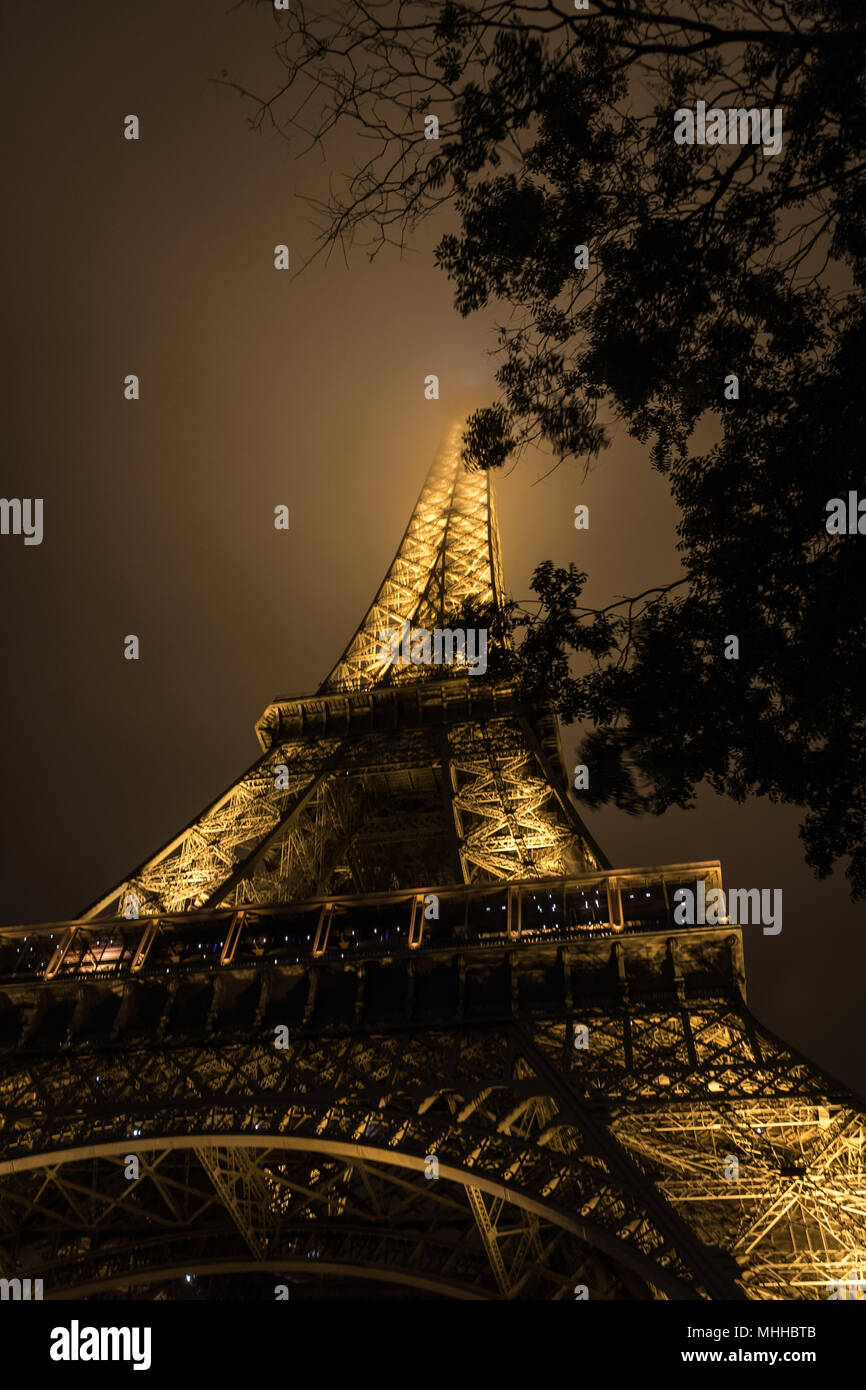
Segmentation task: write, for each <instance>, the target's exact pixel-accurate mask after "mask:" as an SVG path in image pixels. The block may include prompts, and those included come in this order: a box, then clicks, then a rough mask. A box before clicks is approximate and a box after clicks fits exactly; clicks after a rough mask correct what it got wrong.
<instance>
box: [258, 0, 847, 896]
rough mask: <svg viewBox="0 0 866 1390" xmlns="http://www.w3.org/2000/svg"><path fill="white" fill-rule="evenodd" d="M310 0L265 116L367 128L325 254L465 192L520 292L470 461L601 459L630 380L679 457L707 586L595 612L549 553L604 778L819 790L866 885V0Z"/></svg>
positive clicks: (485, 288)
mask: <svg viewBox="0 0 866 1390" xmlns="http://www.w3.org/2000/svg"><path fill="white" fill-rule="evenodd" d="M293 6H294V8H293V10H292V12H291V13H290V14H289V15H288V16H287V18H286V20H285V29H284V30H281V31H280V39H279V42H278V43H277V53H278V55H279V57H280V59H281V61H282V62H283V64H284V65H285V79H284V82H283V83H282V85H281V87H280V90H279V92H278V93H276V94H275V95H273V96H271V97H267V98H259V97H253V99H254V101H255V103H256V105H255V112H254V115H253V118H252V119H253V123H254V124H255V125H261V124H262V123H263V122H265V121H267V120H271V121H273V122H274V124H275V125H276V126H277V127H278V128H279V129H281V130H282V131H283V132H284V133H286V134H288V135H289V136H290V137H292V138H294V137H300V136H304V137H306V138H307V139H308V140H309V141H310V142H312V143H313V144H323V145H325V146H327V144H328V140H329V137H330V136H331V135H332V134H333V133H334V132H336V131H338V130H343V128H345V127H349V128H354V129H355V130H356V131H357V133H358V134H359V135H360V136H362V137H363V142H362V144H361V146H360V148H362V149H363V150H364V151H365V154H364V157H363V158H362V159H361V160H360V162H358V163H357V164H355V165H354V166H353V168H352V169H351V170H350V171H349V172H348V173H347V175H346V177H345V179H344V181H343V182H342V183H341V184H340V183H337V184H335V185H334V192H333V195H332V196H331V197H330V198H329V200H328V201H327V202H326V203H325V204H319V205H318V210H319V212H320V214H321V216H322V240H321V246H320V249H321V250H323V251H327V250H329V249H330V248H332V247H333V246H335V245H336V244H339V243H342V244H351V243H352V242H356V241H362V242H365V243H366V244H367V246H368V248H369V251H370V254H371V255H375V254H376V253H377V252H378V251H379V250H380V249H381V248H382V247H383V246H385V245H387V244H388V243H390V242H396V243H398V244H402V242H403V241H404V239H405V237H406V235H407V233H408V232H409V231H410V230H411V229H412V227H413V226H414V225H416V224H417V223H418V222H419V221H420V220H421V219H423V218H425V217H427V216H428V215H429V214H431V213H433V212H437V211H439V212H442V213H445V214H446V215H448V216H449V217H450V222H451V228H450V230H449V231H448V232H447V233H446V234H445V235H443V236H442V237H441V240H440V241H439V244H438V247H437V251H436V256H437V260H438V262H439V264H440V265H441V266H442V268H443V270H444V271H445V272H446V274H447V275H448V276H449V278H450V279H451V280H452V281H453V284H454V288H455V304H456V307H457V308H458V310H459V311H460V313H461V314H464V315H465V314H469V313H472V312H475V311H478V310H482V309H487V308H489V307H491V306H496V308H497V311H498V312H499V313H501V314H503V315H504V321H503V322H502V323H501V324H500V326H499V329H498V345H499V354H500V360H499V366H498V371H497V380H498V384H499V387H500V389H501V398H500V400H499V401H498V402H496V403H494V404H492V405H491V407H490V408H489V409H488V410H486V411H481V412H478V413H477V414H476V415H475V416H474V417H473V418H472V420H471V421H470V424H469V427H468V429H467V433H466V436H465V439H464V445H465V448H464V459H465V461H466V462H467V465H468V466H471V467H497V466H499V465H501V464H502V463H503V462H504V460H505V459H506V458H508V457H509V456H510V455H511V454H512V453H514V451H515V450H519V449H520V448H522V447H524V446H525V445H526V444H527V443H529V442H536V443H539V444H542V445H545V446H546V447H548V448H549V449H550V450H551V451H552V452H553V454H554V456H555V458H557V459H559V460H564V459H568V458H573V459H582V460H592V459H594V458H595V457H596V456H598V454H599V451H600V450H601V449H602V448H603V447H604V446H605V445H606V444H607V443H608V430H607V429H606V428H605V427H604V426H603V424H602V423H601V421H600V417H599V410H600V407H601V404H602V403H604V406H605V410H606V412H607V414H608V416H609V417H610V418H613V419H616V420H619V421H621V422H622V424H623V426H624V427H625V428H626V429H627V430H628V431H629V432H630V433H631V434H632V435H634V436H635V437H636V438H638V439H639V440H641V441H642V442H644V443H645V444H646V445H647V447H648V451H649V456H650V458H651V460H652V464H653V466H654V467H655V468H656V469H658V470H659V471H660V472H661V473H663V474H665V475H666V476H667V477H668V478H669V480H670V486H671V490H672V493H673V497H674V500H675V502H676V504H677V506H678V508H679V512H680V524H679V536H680V551H681V556H682V564H683V571H684V577H683V578H682V579H680V580H678V581H676V582H674V583H661V584H660V586H659V588H658V589H654V590H652V591H650V592H648V593H647V594H644V595H640V596H636V597H633V598H629V599H626V600H623V601H621V602H618V603H616V604H613V605H611V607H610V608H609V609H606V610H603V611H598V610H592V609H587V608H585V607H583V606H582V605H581V601H580V600H581V594H582V589H583V585H584V582H585V576H584V575H583V574H581V573H580V572H579V571H577V570H576V569H575V568H574V567H572V568H571V569H570V570H561V569H556V568H554V567H553V566H552V565H550V564H544V565H541V566H540V567H539V569H538V570H537V571H536V575H535V579H534V588H535V591H536V593H537V594H538V597H539V600H540V607H539V612H538V613H537V614H536V615H535V616H534V617H533V618H529V617H527V618H526V619H525V622H524V628H525V630H524V635H523V642H522V644H521V647H520V662H519V668H520V669H519V679H520V680H521V682H522V686H523V689H524V690H525V691H526V692H527V693H529V694H532V693H536V694H538V693H543V694H545V695H548V696H550V697H551V698H552V699H553V701H554V704H555V707H556V709H557V710H558V712H559V713H560V715H561V716H562V717H563V718H564V719H565V720H566V721H568V720H574V719H583V720H588V721H590V722H591V724H592V725H593V726H594V727H593V730H592V732H591V733H590V734H589V736H588V737H587V739H586V741H585V744H584V746H583V749H582V752H581V758H582V760H583V761H584V762H586V763H587V764H588V765H589V766H590V769H591V779H590V792H588V793H584V794H585V795H588V796H589V797H591V799H592V800H593V801H594V802H596V803H598V802H602V801H608V800H614V801H615V802H616V804H618V805H620V806H622V807H624V808H626V809H627V810H630V811H635V812H636V811H641V810H647V809H649V810H652V811H661V810H663V809H664V808H665V807H667V806H670V805H678V806H688V805H690V804H691V803H692V801H693V798H694V794H695V790H696V788H697V787H698V785H699V784H700V783H701V782H702V781H704V780H707V781H708V782H709V783H710V784H711V785H712V786H713V787H714V788H716V790H718V791H720V792H724V793H727V794H729V795H731V796H734V797H736V798H743V797H745V796H746V795H749V794H758V795H766V796H769V797H770V798H771V799H772V800H778V801H784V802H791V803H794V804H796V805H799V806H802V807H805V808H806V815H805V819H804V823H803V826H802V829H801V835H802V838H803V840H804V842H805V850H806V857H807V859H808V861H809V863H810V864H811V865H812V866H813V867H814V868H815V870H816V871H817V872H818V873H819V874H820V875H824V874H826V873H828V872H830V870H831V869H832V867H833V864H834V863H835V861H836V860H837V859H839V858H844V857H846V856H847V857H850V865H849V867H848V870H847V871H848V873H849V876H850V878H851V883H852V891H853V893H854V894H855V895H856V896H859V895H862V894H864V893H866V845H864V841H866V835H864V829H866V720H864V696H863V690H864V683H866V642H864V621H863V616H864V614H863V609H864V605H863V597H862V596H863V593H864V587H866V586H864V579H866V574H864V564H863V547H864V545H866V540H864V539H863V538H861V537H860V536H859V534H854V535H848V534H831V533H829V532H828V530H827V527H826V522H827V503H828V501H829V499H831V498H834V497H838V498H843V499H847V495H848V491H849V489H850V490H856V488H857V486H858V484H862V483H863V472H864V470H863V466H862V457H863V453H862V451H863V439H864V415H866V408H864V390H863V375H864V367H863V364H864V361H866V355H864V350H866V301H864V276H866V215H864V212H866V196H864V188H866V184H864V180H866V86H864V67H866V46H864V37H866V12H864V11H863V8H862V4H861V3H860V0H790V3H786V4H781V3H776V2H775V0H723V3H717V2H716V0H707V2H706V3H699V4H690V3H677V0H665V3H660V0H620V2H619V3H605V0H591V3H590V5H589V8H588V9H587V10H586V11H577V10H575V9H574V6H573V4H572V3H571V0H538V3H534V4H533V3H520V0H518V3H501V2H500V0H476V3H473V4H467V5H463V4H459V3H452V0H446V3H444V4H443V3H433V2H431V3H425V2H424V0H418V2H417V3H400V0H398V2H397V3H393V2H392V0H387V2H386V3H380V2H379V0H371V2H370V3H362V0H340V2H339V3H337V4H335V5H334V6H333V7H332V8H329V9H327V10H324V11H318V12H316V13H313V12H312V11H308V10H307V9H305V7H304V6H303V5H301V4H300V3H298V0H293ZM245 95H247V96H253V94H252V93H249V92H246V93H245ZM699 100H702V101H705V102H706V103H707V105H708V106H710V107H712V106H715V107H721V108H723V109H725V110H728V109H734V108H738V109H740V108H758V109H767V110H768V111H771V112H772V111H775V110H776V109H780V110H781V113H782V121H783V125H782V130H783V136H782V141H783V143H782V148H781V150H780V152H779V153H777V154H769V153H766V152H765V151H764V148H763V143H762V144H751V143H744V144H742V145H739V144H730V145H729V144H719V145H709V144H691V145H689V144H678V143H676V141H675V140H674V127H675V113H676V112H677V111H678V110H679V109H682V108H691V109H694V108H695V107H696V104H697V102H698V101H699ZM431 117H436V120H437V121H438V132H437V130H436V127H435V122H433V121H432V120H431V119H429V118H431ZM425 118H427V119H425ZM435 135H438V138H429V137H430V136H435ZM581 248H585V251H584V250H582V249H581ZM732 377H736V378H737V384H736V385H735V384H734V383H733V382H732ZM699 425H700V426H701V428H700V430H698V426H699ZM696 439H700V440H701V441H702V442H701V443H700V445H698V443H697V442H696ZM708 439H709V440H711V441H712V442H711V443H709V444H708V443H707V440H708ZM855 524H856V523H855ZM864 526H866V519H864ZM663 578H664V576H660V579H663ZM732 636H735V637H736V638H737V640H738V643H739V656H738V658H733V657H730V658H729V657H726V656H725V651H726V650H728V651H729V652H730V651H731V644H730V642H729V641H728V639H729V638H730V637H732Z"/></svg>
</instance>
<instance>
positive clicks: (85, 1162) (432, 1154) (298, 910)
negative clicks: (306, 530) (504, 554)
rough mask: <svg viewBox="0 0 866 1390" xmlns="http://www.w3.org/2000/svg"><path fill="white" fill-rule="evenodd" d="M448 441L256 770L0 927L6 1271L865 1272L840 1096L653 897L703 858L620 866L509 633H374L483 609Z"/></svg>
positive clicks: (263, 1276)
mask: <svg viewBox="0 0 866 1390" xmlns="http://www.w3.org/2000/svg"><path fill="white" fill-rule="evenodd" d="M459 440H460V429H459V427H455V429H454V431H453V432H452V434H451V436H450V437H449V439H448V441H447V443H446V445H445V447H444V448H443V450H442V452H441V453H440V455H439V457H438V458H437V460H436V461H435V463H434V465H433V467H432V469H431V471H430V473H429V476H428V477H427V481H426V483H425V484H424V487H423V490H422V492H421V496H420V498H419V501H418V504H417V506H416V507H415V510H414V512H413V513H412V516H411V519H410V521H409V525H408V527H407V529H406V532H405V535H404V536H403V539H402V541H401V543H400V546H399V549H398V551H397V554H396V557H395V559H394V562H393V564H392V565H391V567H390V569H389V571H388V573H387V576H386V578H385V580H384V582H383V584H382V586H381V588H380V590H379V592H378V594H377V595H376V598H375V600H374V602H373V603H372V605H371V607H370V609H369V611H368V612H367V614H366V616H365V617H364V620H363V622H362V623H361V625H360V627H359V628H358V631H357V632H356V634H355V636H354V637H353V638H352V640H351V642H350V643H349V645H348V646H347V648H346V650H345V651H344V653H343V655H342V656H341V658H340V660H339V661H338V662H337V664H336V666H335V667H334V669H333V671H332V672H331V674H330V675H329V676H328V678H327V679H326V680H325V681H324V682H323V684H322V685H321V687H320V688H319V690H318V691H317V693H316V694H315V695H312V696H303V697H300V698H294V697H286V698H279V699H277V700H275V701H274V702H273V703H272V704H270V705H269V706H268V708H267V709H266V710H265V712H264V714H263V715H262V717H261V719H260V720H259V722H258V724H257V726H256V732H257V735H258V739H259V742H260V745H261V748H262V753H261V756H260V757H259V758H258V759H257V761H256V762H255V763H254V764H253V765H252V767H251V768H250V769H249V770H248V771H247V772H245V773H244V774H243V776H241V777H240V778H238V779H237V780H236V781H235V782H233V783H232V785H231V786H230V787H229V788H228V790H227V791H225V792H224V793H223V794H222V795H220V796H219V797H217V798H216V800H214V801H213V802H212V803H211V804H210V805H209V806H208V807H207V808H206V809H205V810H204V811H203V812H202V814H201V815H200V816H198V817H197V818H196V819H195V820H194V821H193V823H192V824H190V825H188V826H187V827H186V829H184V830H183V831H181V833H180V834H179V835H176V836H175V837H174V838H172V839H171V840H169V841H168V842H167V843H166V844H165V845H163V847H162V848H161V849H160V850H159V851H158V852H157V853H156V854H154V855H152V856H151V857H150V858H148V859H146V860H145V861H144V862H143V863H142V864H140V865H139V866H138V867H137V868H136V869H135V870H134V872H133V873H131V874H130V875H129V876H128V878H126V879H124V881H123V882H122V883H120V884H118V885H116V886H115V887H114V888H112V890H111V891H110V892H108V893H106V894H105V896H104V897H102V898H100V899H99V901H98V902H95V903H93V904H92V905H91V906H90V907H89V908H88V910H87V911H86V912H84V913H82V914H81V915H80V916H79V917H77V918H75V919H73V920H69V921H65V922H54V923H47V924H44V925H40V926H35V927H34V926H27V927H21V926H9V927H4V928H2V930H0V1135H2V1142H0V1276H2V1277H3V1278H6V1279H8V1280H12V1281H14V1280H15V1279H19V1280H21V1281H22V1283H21V1285H20V1287H21V1288H22V1289H24V1288H26V1287H27V1286H26V1280H27V1279H31V1280H34V1279H41V1280H42V1281H43V1285H42V1286H43V1290H44V1294H43V1296H44V1297H45V1298H73V1297H75V1298H88V1297H89V1298H103V1299H116V1298H144V1299H153V1298H176V1297H186V1296H198V1297H204V1298H215V1299H217V1298H226V1297H229V1298H266V1299H273V1298H274V1297H284V1296H290V1297H292V1298H295V1299H297V1298H301V1299H314V1298H341V1299H345V1298H352V1299H363V1298H370V1297H373V1298H391V1299H400V1298H404V1299H405V1298H410V1299H411V1298H426V1299H430V1298H433V1299H436V1298H465V1299H506V1300H508V1299H511V1300H526V1299H532V1300H535V1299H568V1300H573V1299H575V1298H581V1299H582V1298H586V1297H588V1298H590V1299H600V1300H640V1299H710V1300H713V1299H766V1300H774V1299H817V1298H826V1297H828V1294H829V1291H830V1289H831V1288H833V1287H834V1286H836V1287H838V1286H842V1287H846V1288H849V1289H856V1288H857V1287H859V1281H860V1280H862V1278H863V1276H864V1274H866V1181H864V1161H863V1154H864V1117H863V1113H862V1111H861V1109H860V1108H859V1103H858V1101H857V1100H856V1099H855V1098H854V1097H853V1096H852V1095H851V1094H850V1093H848V1092H847V1091H846V1090H845V1088H844V1087H842V1086H841V1085H839V1084H838V1083H836V1082H835V1081H833V1080H832V1079H830V1078H828V1077H826V1076H824V1075H822V1073H821V1072H820V1071H819V1070H818V1069H817V1068H816V1067H815V1066H813V1065H812V1064H811V1063H810V1062H808V1061H807V1060H805V1059H804V1058H803V1057H801V1056H798V1055H797V1054H796V1053H795V1052H794V1051H793V1050H792V1049H791V1048H790V1047H788V1046H787V1045H786V1044H785V1043H783V1042H781V1041H780V1040H778V1039H777V1038H775V1037H773V1036H772V1035H771V1034H770V1033H768V1032H767V1030H766V1029H765V1028H763V1027H762V1026H761V1025H760V1024H759V1023H758V1022H757V1021H756V1019H755V1018H754V1017H753V1016H752V1014H751V1013H750V1011H749V1009H748V1007H747V1005H746V998H745V975H744V967H743V951H742V933H741V930H740V928H739V927H738V926H737V925H736V924H733V923H730V922H725V923H723V924H722V925H720V926H702V927H690V928H683V927H678V926H675V925H674V922H673V917H672V914H671V903H672V895H673V894H674V893H675V892H676V890H677V888H678V887H681V886H689V885H691V886H692V887H694V884H695V883H696V882H698V881H701V880H703V881H704V882H706V883H707V885H713V886H721V882H722V879H721V868H720V865H719V864H718V862H716V861H711V862H704V863H691V864H679V865H660V866H655V867H649V868H632V869H614V868H612V867H611V865H610V864H609V863H608V861H607V860H606V859H605V857H604V855H603V854H602V852H601V850H600V849H599V848H598V846H597V845H596V844H595V843H594V841H593V839H592V836H591V835H590V834H589V832H588V831H587V829H586V827H585V825H584V824H583V821H582V820H581V817H580V814H579V811H578V805H577V802H576V801H575V799H574V794H573V792H572V791H571V790H570V785H569V780H568V778H567V777H565V776H564V773H563V768H562V762H561V756H560V746H559V741H558V733H557V728H556V724H555V721H554V720H553V718H552V717H551V715H550V712H549V711H547V710H545V709H543V708H541V707H537V706H531V707H530V706H528V705H526V704H525V703H521V700H520V699H519V698H518V693H517V691H516V689H515V686H514V684H513V681H512V679H511V678H510V677H509V675H508V673H507V663H506V664H505V665H503V663H502V662H501V661H500V662H499V664H498V665H497V660H496V655H497V650H498V653H499V656H500V657H501V656H502V654H503V652H504V651H505V650H506V647H505V645H504V639H501V638H500V641H499V645H498V649H497V645H496V643H495V642H493V639H492V637H491V642H493V645H492V646H491V663H490V668H489V669H488V670H487V671H486V673H483V672H482V671H481V670H480V669H479V670H473V669H472V668H471V666H470V665H469V664H468V662H467V661H466V660H464V661H462V662H461V659H460V655H461V652H460V648H459V646H458V647H456V648H452V655H455V660H454V661H452V663H451V664H441V665H439V666H436V665H433V664H427V665H423V664H414V663H413V662H412V661H409V662H405V661H403V660H401V652H400V651H398V650H395V648H394V646H393V645H392V646H390V647H389V646H388V644H387V643H385V642H384V641H383V634H384V633H387V632H398V633H400V634H402V635H403V636H404V637H405V636H406V635H407V634H408V639H409V640H410V642H411V641H412V640H414V639H413V637H412V634H413V633H415V634H417V632H418V631H419V630H421V629H423V630H425V631H427V632H428V633H429V632H435V631H436V630H437V629H439V630H440V631H442V632H449V633H453V632H454V631H456V626H455V624H457V623H458V622H459V621H460V620H461V619H462V620H464V621H465V620H466V615H467V614H469V613H471V612H472V611H474V612H476V613H479V612H481V613H483V612H487V613H494V614H495V613H496V611H497V610H498V609H499V606H500V605H501V602H502V592H503V590H502V581H501V573H500V549H499V538H498V531H497V525H496V520H495V515H494V508H493V498H492V494H491V484H490V480H489V475H487V474H486V473H483V472H479V473H467V472H466V471H465V470H464V469H463V468H462V467H461V465H460V464H459ZM443 640H444V639H443ZM191 1285H192V1288H191V1287H190V1286H191ZM17 1287H18V1286H15V1285H12V1284H10V1288H13V1289H14V1288H17ZM842 1296H846V1295H844V1294H843V1295H842ZM847 1296H850V1297H856V1296H857V1294H856V1292H851V1293H849V1294H848V1295H847Z"/></svg>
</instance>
